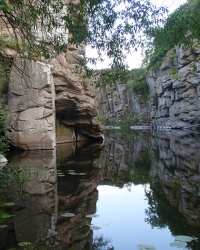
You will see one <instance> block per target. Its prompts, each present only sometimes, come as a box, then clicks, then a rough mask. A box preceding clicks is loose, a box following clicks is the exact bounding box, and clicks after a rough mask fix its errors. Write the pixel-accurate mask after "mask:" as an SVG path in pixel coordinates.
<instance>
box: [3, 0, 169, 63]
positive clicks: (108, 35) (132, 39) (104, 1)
mask: <svg viewBox="0 0 200 250" xmlns="http://www.w3.org/2000/svg"><path fill="white" fill-rule="evenodd" d="M0 12H1V14H0V23H1V26H2V27H3V28H4V31H5V29H6V30H7V31H8V32H7V33H5V32H4V33H1V34H0V59H1V61H3V59H5V58H7V54H6V50H5V49H4V48H5V46H8V47H9V46H10V47H12V48H13V49H14V50H15V51H16V52H17V53H18V54H20V55H21V56H24V57H25V58H28V59H30V60H33V59H34V60H37V59H40V58H41V57H43V58H49V57H50V56H52V54H54V53H59V52H61V51H62V50H64V49H66V41H65V39H64V38H65V37H64V36H65V34H63V33H62V34H60V33H58V32H56V31H57V30H59V29H60V28H61V27H62V28H64V29H65V30H66V33H67V32H69V33H70V37H69V42H70V43H73V44H76V45H78V44H80V43H84V44H87V45H88V44H90V45H91V46H92V47H93V48H95V49H96V50H97V51H98V54H99V57H101V53H102V52H105V51H106V53H107V56H108V57H109V58H112V61H113V64H114V65H115V67H117V66H118V65H121V64H122V63H123V62H124V51H128V52H129V51H130V50H131V48H133V47H137V46H139V45H141V43H142V40H143V35H142V34H143V31H144V30H146V29H150V27H153V26H155V25H156V24H157V25H158V24H159V23H161V22H162V20H163V14H165V13H166V9H164V8H156V7H155V6H154V5H153V4H151V2H150V1H149V0H142V1H137V0H115V1H113V0H80V1H79V2H77V1H70V3H68V4H67V5H66V3H65V1H64V0H57V1H53V0H38V1H33V0H17V1H16V0H10V1H7V0H0ZM38 30H39V31H40V32H41V36H40V39H38ZM8 33H9V36H8ZM88 60H90V61H92V62H93V59H92V58H90V59H88Z"/></svg>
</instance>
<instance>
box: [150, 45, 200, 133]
mask: <svg viewBox="0 0 200 250" xmlns="http://www.w3.org/2000/svg"><path fill="white" fill-rule="evenodd" d="M199 55H200V45H195V46H194V48H191V49H184V48H183V47H176V48H175V49H173V50H171V51H169V52H168V53H167V54H166V57H165V59H164V61H163V63H162V64H161V66H160V68H159V70H158V71H151V72H149V74H148V76H147V81H148V84H149V88H150V120H151V123H152V126H156V127H158V128H164V127H167V128H177V129H183V128H190V129H199V128H200V56H199Z"/></svg>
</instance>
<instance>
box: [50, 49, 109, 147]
mask: <svg viewBox="0 0 200 250" xmlns="http://www.w3.org/2000/svg"><path fill="white" fill-rule="evenodd" d="M84 54H85V47H84V46H79V47H76V46H73V45H70V44H69V45H68V49H67V52H66V53H64V52H63V53H61V54H60V55H59V56H57V57H56V58H53V59H52V65H53V67H52V74H53V79H54V83H55V91H56V100H55V106H56V118H57V123H60V124H62V125H63V126H65V127H66V128H67V127H68V128H69V129H72V128H73V131H72V133H73V135H72V137H75V140H78V141H79V140H86V139H87V138H95V139H103V138H104V136H103V131H102V129H101V127H100V125H99V123H98V122H96V121H95V119H94V118H95V116H96V115H97V104H96V101H95V91H94V87H93V84H92V81H91V80H90V79H88V78H85V77H84V75H83V73H80V72H78V69H77V67H78V61H79V60H80V59H81V57H82V56H83V55H84ZM60 132H61V131H60ZM57 140H58V142H61V141H63V140H64V139H63V138H62V136H61V134H60V133H59V131H58V133H57Z"/></svg>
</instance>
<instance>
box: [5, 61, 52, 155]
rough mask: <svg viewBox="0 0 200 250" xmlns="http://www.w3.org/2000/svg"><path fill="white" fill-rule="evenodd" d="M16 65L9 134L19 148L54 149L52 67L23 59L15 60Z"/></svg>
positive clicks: (10, 86)
mask: <svg viewBox="0 0 200 250" xmlns="http://www.w3.org/2000/svg"><path fill="white" fill-rule="evenodd" d="M15 64H16V65H17V67H18V69H16V68H15V67H14V68H13V69H12V71H11V77H10V84H9V93H8V107H9V111H10V113H11V116H10V132H9V134H8V136H9V138H10V140H11V142H12V144H13V145H14V146H15V147H20V148H23V149H26V150H27V149H30V150H35V149H53V148H54V147H55V144H56V139H55V107H54V103H55V91H54V84H53V77H52V74H51V70H50V66H49V65H47V64H44V63H41V62H33V61H32V62H30V61H28V60H23V59H20V58H16V59H15ZM22 71H23V73H22Z"/></svg>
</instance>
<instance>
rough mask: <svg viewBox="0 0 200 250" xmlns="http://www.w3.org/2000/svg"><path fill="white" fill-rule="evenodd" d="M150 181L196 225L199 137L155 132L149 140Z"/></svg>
mask: <svg viewBox="0 0 200 250" xmlns="http://www.w3.org/2000/svg"><path fill="white" fill-rule="evenodd" d="M151 155H152V167H151V171H150V173H149V177H150V182H151V183H152V184H153V185H156V184H158V185H159V186H161V187H162V189H163V191H164V193H165V196H166V197H167V199H168V200H169V201H170V203H171V204H172V205H173V206H175V207H176V208H177V209H178V210H179V211H180V212H181V213H182V214H183V215H184V216H185V217H186V218H187V220H188V223H189V224H190V225H193V226H198V227H199V226H200V207H199V204H200V186H199V183H200V135H199V134H195V133H191V134H188V133H187V132H184V131H174V132H168V133H167V132H165V133H161V132H160V133H156V134H153V135H152V137H151Z"/></svg>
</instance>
